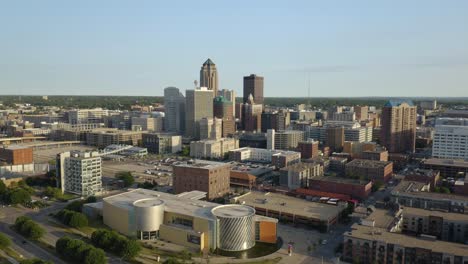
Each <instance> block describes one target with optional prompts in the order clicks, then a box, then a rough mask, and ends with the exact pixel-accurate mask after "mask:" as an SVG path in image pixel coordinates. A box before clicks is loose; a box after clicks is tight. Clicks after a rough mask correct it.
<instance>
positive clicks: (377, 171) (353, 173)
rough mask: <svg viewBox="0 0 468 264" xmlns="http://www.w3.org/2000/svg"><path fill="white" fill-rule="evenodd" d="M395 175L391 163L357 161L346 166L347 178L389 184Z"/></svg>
mask: <svg viewBox="0 0 468 264" xmlns="http://www.w3.org/2000/svg"><path fill="white" fill-rule="evenodd" d="M392 174H393V163H392V162H390V161H377V160H364V159H355V160H353V161H351V162H349V163H347V164H346V176H347V177H358V178H364V179H368V180H372V181H381V182H387V181H388V180H390V178H391V176H392Z"/></svg>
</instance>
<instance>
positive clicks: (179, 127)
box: [164, 87, 185, 133]
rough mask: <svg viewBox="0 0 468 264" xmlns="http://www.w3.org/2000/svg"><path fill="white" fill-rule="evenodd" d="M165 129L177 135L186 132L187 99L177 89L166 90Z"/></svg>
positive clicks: (169, 88)
mask: <svg viewBox="0 0 468 264" xmlns="http://www.w3.org/2000/svg"><path fill="white" fill-rule="evenodd" d="M164 128H165V130H166V131H168V132H175V133H184V130H185V97H184V95H183V94H182V93H181V92H180V91H179V89H177V88H176V87H167V88H166V89H164Z"/></svg>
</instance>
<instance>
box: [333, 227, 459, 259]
mask: <svg viewBox="0 0 468 264" xmlns="http://www.w3.org/2000/svg"><path fill="white" fill-rule="evenodd" d="M342 258H343V260H344V261H347V262H351V263H353V262H354V263H384V264H390V263H440V264H443V263H453V264H464V263H467V262H468V245H460V244H455V243H451V242H445V241H438V240H435V239H431V238H428V237H412V236H406V235H403V234H400V233H395V232H389V231H387V230H385V229H382V228H375V227H374V226H367V225H358V224H354V225H353V226H352V229H351V231H350V232H346V233H345V234H344V241H343V256H342Z"/></svg>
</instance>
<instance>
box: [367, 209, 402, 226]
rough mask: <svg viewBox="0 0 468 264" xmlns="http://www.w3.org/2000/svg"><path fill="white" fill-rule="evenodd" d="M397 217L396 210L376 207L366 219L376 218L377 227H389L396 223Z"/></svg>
mask: <svg viewBox="0 0 468 264" xmlns="http://www.w3.org/2000/svg"><path fill="white" fill-rule="evenodd" d="M395 218H396V216H395V212H393V211H390V210H386V209H378V208H375V209H374V211H373V212H372V213H371V214H370V215H369V216H367V217H366V220H374V221H375V223H374V224H375V227H377V228H383V229H388V228H389V227H390V226H391V225H392V224H393V223H394V220H395Z"/></svg>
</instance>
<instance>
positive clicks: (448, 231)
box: [402, 207, 468, 244]
mask: <svg viewBox="0 0 468 264" xmlns="http://www.w3.org/2000/svg"><path fill="white" fill-rule="evenodd" d="M402 231H403V232H405V233H409V234H414V235H429V236H434V237H437V239H440V240H443V241H450V242H457V243H463V244H465V243H466V242H467V241H468V215H466V214H457V213H448V212H440V211H430V210H425V209H420V208H414V207H405V208H404V209H403V225H402Z"/></svg>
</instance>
